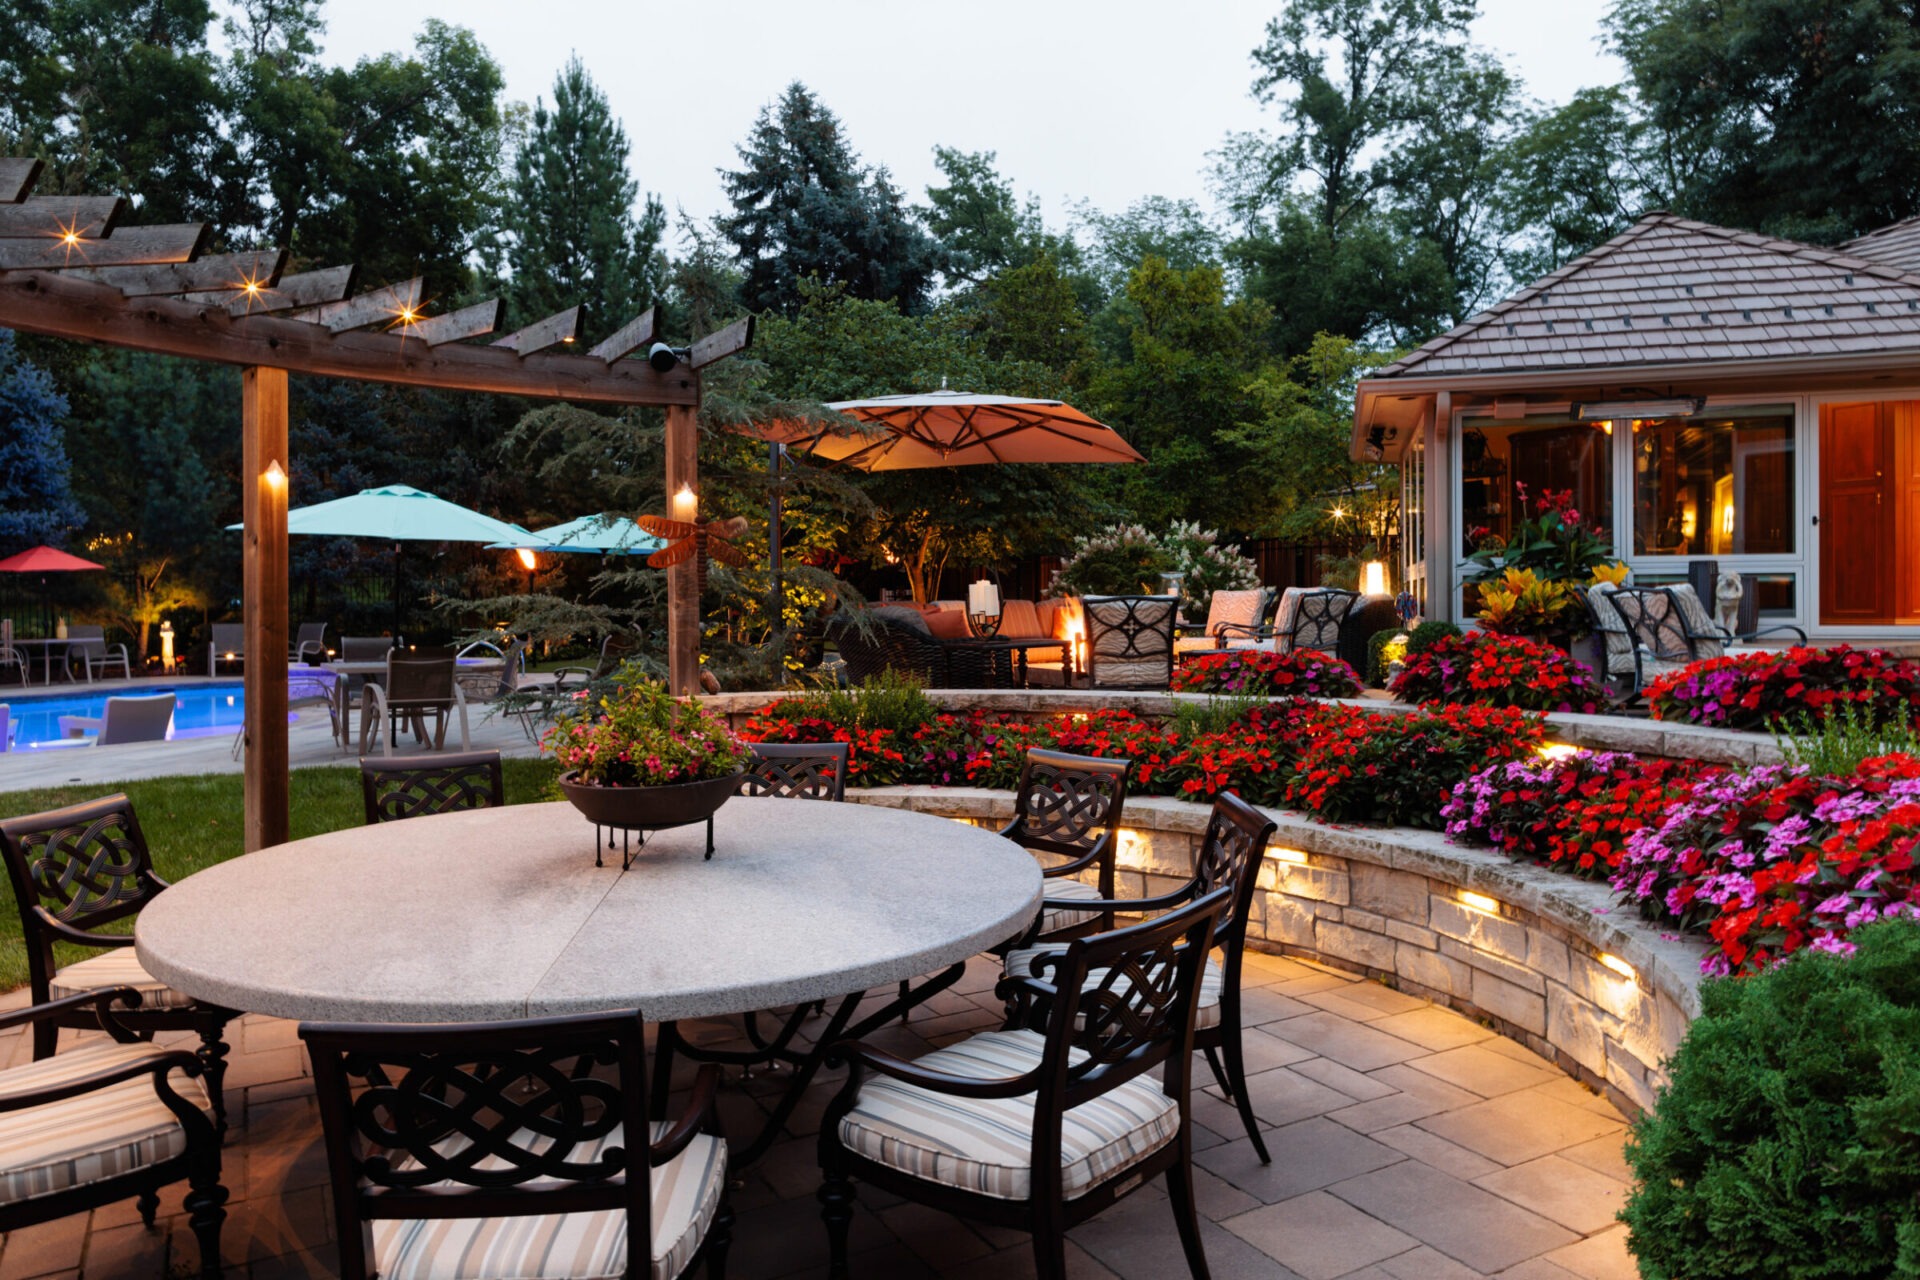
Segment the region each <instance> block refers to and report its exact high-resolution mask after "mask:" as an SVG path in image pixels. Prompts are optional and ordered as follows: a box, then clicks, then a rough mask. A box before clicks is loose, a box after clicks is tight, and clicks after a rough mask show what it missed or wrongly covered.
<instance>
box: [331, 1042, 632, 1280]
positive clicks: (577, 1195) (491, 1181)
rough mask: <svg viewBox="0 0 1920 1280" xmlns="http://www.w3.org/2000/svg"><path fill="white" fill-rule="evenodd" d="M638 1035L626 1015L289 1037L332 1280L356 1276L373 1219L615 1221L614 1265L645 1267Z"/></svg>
mask: <svg viewBox="0 0 1920 1280" xmlns="http://www.w3.org/2000/svg"><path fill="white" fill-rule="evenodd" d="M642 1034H643V1028H642V1025H641V1022H640V1016H639V1014H638V1012H637V1011H633V1012H620V1013H609V1014H596V1015H593V1016H590V1017H584V1018H551V1019H536V1020H528V1021H521V1022H500V1023H484V1024H478V1023H476V1024H464V1025H462V1024H453V1025H441V1026H418V1027H386V1026H345V1025H338V1024H308V1025H305V1026H302V1027H301V1028H300V1036H301V1038H302V1039H303V1040H305V1041H306V1044H307V1048H308V1050H309V1052H310V1053H311V1055H312V1059H313V1076H314V1087H315V1092H316V1093H317V1094H318V1096H319V1099H320V1119H321V1129H322V1132H323V1134H324V1136H325V1141H326V1147H327V1162H328V1165H329V1167H330V1170H331V1176H332V1180H333V1197H334V1206H335V1217H336V1219H337V1223H338V1227H339V1242H340V1248H341V1253H342V1258H341V1263H342V1271H343V1272H344V1273H345V1274H347V1275H365V1274H368V1271H369V1263H370V1259H369V1257H368V1254H369V1252H370V1250H369V1247H368V1235H369V1233H368V1230H367V1225H368V1223H369V1222H371V1221H373V1220H375V1219H381V1218H390V1219H392V1218H397V1219H407V1218H425V1217H452V1218H482V1217H484V1218H498V1217H523V1216H534V1215H547V1214H555V1213H581V1212H599V1211H607V1210H624V1212H625V1216H626V1231H627V1257H628V1258H630V1259H642V1260H644V1259H646V1258H649V1257H651V1256H652V1254H651V1251H650V1248H649V1243H648V1242H649V1237H650V1220H651V1216H652V1215H651V1211H650V1188H649V1156H648V1143H649V1134H650V1130H649V1127H648V1123H647V1115H646V1099H647V1080H646V1071H645V1060H644V1049H643V1045H642ZM645 1265H646V1264H645V1262H644V1261H642V1262H640V1263H638V1264H637V1267H638V1272H636V1273H639V1272H644V1270H645Z"/></svg>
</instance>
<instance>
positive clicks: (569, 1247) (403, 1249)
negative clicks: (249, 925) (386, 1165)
mask: <svg viewBox="0 0 1920 1280" xmlns="http://www.w3.org/2000/svg"><path fill="white" fill-rule="evenodd" d="M670 1127H671V1122H668V1121H661V1122H659V1123H656V1124H655V1125H654V1126H653V1140H654V1141H656V1142H657V1141H659V1140H660V1139H661V1138H663V1137H665V1136H666V1133H667V1130H668V1129H669V1128H670ZM516 1141H518V1140H516ZM621 1141H622V1138H621V1132H620V1130H619V1129H618V1128H617V1127H616V1128H615V1129H614V1130H613V1131H612V1132H611V1133H609V1134H608V1135H607V1136H606V1137H604V1138H602V1139H601V1140H600V1141H598V1142H595V1143H584V1144H582V1145H581V1146H580V1147H578V1148H576V1150H575V1153H574V1155H573V1156H572V1157H571V1158H572V1159H575V1160H579V1161H582V1162H586V1163H591V1162H592V1161H594V1160H596V1159H598V1158H599V1154H600V1151H601V1149H602V1148H603V1147H608V1146H619V1145H620V1144H621ZM522 1145H527V1146H531V1145H533V1144H531V1143H523V1144H522ZM482 1165H483V1167H487V1168H504V1167H505V1166H504V1162H502V1161H500V1160H498V1159H497V1158H493V1159H489V1160H486V1161H483V1162H482ZM652 1178H653V1265H652V1267H651V1268H650V1270H649V1272H648V1274H649V1275H650V1276H651V1277H652V1278H653V1280H673V1277H675V1276H678V1275H680V1274H681V1273H682V1272H684V1271H685V1270H686V1269H687V1265H688V1264H689V1263H691V1262H692V1261H693V1255H694V1254H695V1253H696V1252H698V1251H699V1248H700V1242H701V1241H703V1240H705V1239H706V1238H707V1230H708V1228H710V1227H711V1226H712V1225H713V1217H714V1214H715V1213H716V1212H718V1211H719V1208H720V1195H721V1192H722V1191H724V1190H725V1189H726V1185H727V1144H726V1143H725V1142H723V1141H722V1140H721V1139H719V1138H714V1137H709V1136H708V1135H706V1134H699V1135H697V1136H696V1137H695V1138H694V1140H693V1141H692V1142H690V1143H688V1144H687V1149H686V1150H685V1151H682V1152H681V1153H680V1154H679V1155H677V1156H675V1157H674V1158H673V1159H672V1160H670V1161H668V1162H667V1163H666V1164H664V1165H661V1166H660V1167H659V1168H657V1169H655V1170H654V1171H653V1174H652ZM444 1185H451V1184H444ZM528 1185H533V1186H537V1185H539V1184H538V1183H532V1184H528ZM373 1257H374V1261H375V1262H376V1264H377V1265H378V1267H379V1271H380V1276H381V1280H602V1278H603V1277H604V1278H606V1280H617V1278H619V1277H624V1276H625V1275H626V1274H627V1215H626V1213H625V1212H624V1211H622V1210H619V1209H605V1210H601V1211H600V1212H597V1213H549V1214H537V1215H529V1216H527V1217H524V1218H397V1219H384V1220H381V1221H376V1222H375V1223H373Z"/></svg>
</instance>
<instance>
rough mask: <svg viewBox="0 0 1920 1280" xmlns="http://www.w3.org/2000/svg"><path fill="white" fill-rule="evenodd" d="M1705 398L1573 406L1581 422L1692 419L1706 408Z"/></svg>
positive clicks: (1685, 397)
mask: <svg viewBox="0 0 1920 1280" xmlns="http://www.w3.org/2000/svg"><path fill="white" fill-rule="evenodd" d="M1706 404H1707V400H1706V397H1705V396H1675V397H1674V398H1673V399H1671V400H1595V401H1592V402H1591V403H1582V404H1576V405H1574V406H1573V416H1574V417H1575V418H1577V419H1579V420H1580V421H1581V422H1593V421H1596V420H1598V419H1601V418H1691V417H1692V416H1693V415H1694V414H1696V413H1698V412H1700V410H1702V409H1704V408H1705V407H1706Z"/></svg>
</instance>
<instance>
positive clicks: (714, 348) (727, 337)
mask: <svg viewBox="0 0 1920 1280" xmlns="http://www.w3.org/2000/svg"><path fill="white" fill-rule="evenodd" d="M752 342H753V317H752V316H742V317H741V318H740V319H738V320H735V321H734V322H733V323H732V324H730V325H728V326H727V327H726V328H724V329H720V330H718V331H716V332H714V333H710V334H708V335H707V336H706V337H704V338H696V339H694V342H693V346H692V347H691V348H689V349H688V351H687V365H688V367H689V368H692V369H696V370H698V369H704V368H706V367H707V366H708V365H710V364H713V363H714V362H715V361H718V360H725V359H726V358H727V357H728V356H732V355H738V354H740V353H741V352H742V351H745V350H746V349H747V347H748V346H750V345H751V344H752Z"/></svg>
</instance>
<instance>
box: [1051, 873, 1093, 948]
mask: <svg viewBox="0 0 1920 1280" xmlns="http://www.w3.org/2000/svg"><path fill="white" fill-rule="evenodd" d="M1041 892H1042V893H1043V894H1044V895H1045V896H1046V897H1049V898H1056V899H1057V898H1067V899H1071V900H1073V901H1076V902H1098V901H1100V886H1099V885H1093V884H1088V883H1087V882H1086V881H1085V880H1069V879H1067V878H1066V877H1065V876H1061V877H1059V878H1058V879H1053V880H1048V881H1047V882H1046V884H1045V886H1044V887H1043V889H1042V890H1041ZM1099 918H1100V913H1099V912H1098V911H1070V910H1068V909H1067V908H1065V907H1048V908H1047V909H1046V910H1045V911H1043V912H1041V913H1040V932H1041V934H1042V935H1043V936H1044V935H1046V934H1049V933H1056V932H1058V931H1059V930H1061V929H1069V928H1072V927H1073V926H1074V925H1077V924H1085V923H1086V922H1087V921H1089V920H1098V919H1099Z"/></svg>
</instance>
